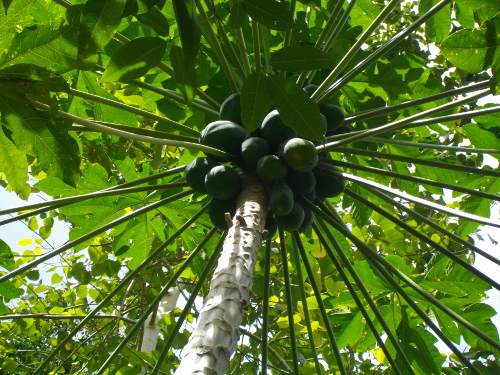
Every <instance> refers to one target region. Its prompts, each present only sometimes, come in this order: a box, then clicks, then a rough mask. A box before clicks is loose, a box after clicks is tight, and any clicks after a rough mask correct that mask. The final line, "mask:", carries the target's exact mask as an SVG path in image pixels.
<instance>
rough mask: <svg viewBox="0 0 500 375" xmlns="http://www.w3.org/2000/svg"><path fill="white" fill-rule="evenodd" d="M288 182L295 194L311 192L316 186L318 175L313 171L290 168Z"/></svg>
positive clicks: (287, 176)
mask: <svg viewBox="0 0 500 375" xmlns="http://www.w3.org/2000/svg"><path fill="white" fill-rule="evenodd" d="M286 182H287V184H288V186H290V189H292V191H293V192H294V193H295V194H300V195H303V194H309V193H310V192H311V191H313V190H314V187H315V186H316V177H315V176H314V173H313V172H312V171H305V172H299V171H296V170H294V169H291V168H290V169H289V170H288V172H287V175H286Z"/></svg>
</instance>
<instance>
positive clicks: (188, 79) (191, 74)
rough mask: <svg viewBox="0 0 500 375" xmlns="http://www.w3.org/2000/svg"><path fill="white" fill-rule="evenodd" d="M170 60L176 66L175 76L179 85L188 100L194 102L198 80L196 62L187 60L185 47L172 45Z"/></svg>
mask: <svg viewBox="0 0 500 375" xmlns="http://www.w3.org/2000/svg"><path fill="white" fill-rule="evenodd" d="M170 62H171V64H172V67H173V68H174V78H175V82H176V83H177V86H178V87H179V88H180V89H181V91H182V93H183V94H184V98H185V99H186V101H187V102H188V103H192V102H193V100H194V94H195V90H196V82H197V74H196V70H195V67H194V63H189V62H188V61H186V59H185V54H184V52H183V49H182V48H181V47H179V46H172V48H171V50H170Z"/></svg>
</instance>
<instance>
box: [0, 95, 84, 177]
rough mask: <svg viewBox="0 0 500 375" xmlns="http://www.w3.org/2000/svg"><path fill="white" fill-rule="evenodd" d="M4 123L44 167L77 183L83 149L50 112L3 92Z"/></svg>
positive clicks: (0, 108)
mask: <svg viewBox="0 0 500 375" xmlns="http://www.w3.org/2000/svg"><path fill="white" fill-rule="evenodd" d="M0 111H1V112H2V123H3V124H4V125H5V126H6V128H7V129H8V131H9V133H10V137H11V139H12V140H13V141H14V143H15V145H16V146H17V147H18V148H19V149H20V150H21V151H23V152H25V153H27V154H29V155H32V156H34V157H36V158H37V159H38V161H39V162H40V166H41V168H42V170H43V171H44V172H45V173H47V174H48V175H50V176H56V177H59V178H60V179H61V180H63V181H64V182H66V183H67V184H70V185H74V184H75V181H76V177H77V176H78V172H79V166H80V151H79V147H78V144H77V142H76V140H75V139H74V138H73V137H71V136H70V135H69V134H68V132H67V130H66V129H64V127H63V123H61V122H59V123H58V124H57V125H56V124H55V123H54V122H53V121H52V120H51V118H50V115H49V114H48V112H44V111H40V110H38V109H35V108H33V107H32V106H30V105H27V104H24V103H19V102H16V101H14V100H12V99H9V98H7V97H4V96H1V95H0Z"/></svg>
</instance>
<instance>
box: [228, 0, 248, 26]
mask: <svg viewBox="0 0 500 375" xmlns="http://www.w3.org/2000/svg"><path fill="white" fill-rule="evenodd" d="M247 18H248V16H247V13H246V12H245V7H244V6H243V3H242V2H241V0H238V1H235V2H234V3H233V5H232V6H231V12H230V13H229V26H230V27H231V29H239V28H240V27H243V24H244V23H245V20H246V19H247Z"/></svg>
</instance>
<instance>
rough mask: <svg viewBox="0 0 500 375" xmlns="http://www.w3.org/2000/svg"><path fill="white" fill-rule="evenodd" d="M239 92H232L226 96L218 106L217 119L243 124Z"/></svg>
mask: <svg viewBox="0 0 500 375" xmlns="http://www.w3.org/2000/svg"><path fill="white" fill-rule="evenodd" d="M240 96H241V95H240V93H239V92H237V93H234V94H231V95H229V96H228V97H227V99H226V100H224V101H223V102H222V104H221V106H220V111H219V120H227V121H232V122H235V123H236V124H239V125H243V122H242V121H241V102H240Z"/></svg>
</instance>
